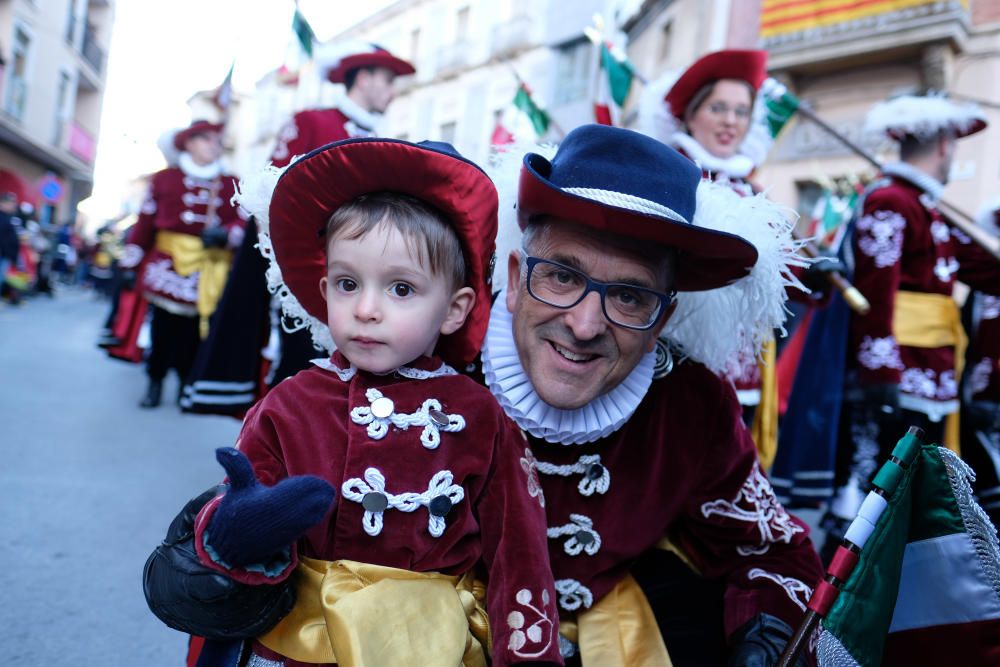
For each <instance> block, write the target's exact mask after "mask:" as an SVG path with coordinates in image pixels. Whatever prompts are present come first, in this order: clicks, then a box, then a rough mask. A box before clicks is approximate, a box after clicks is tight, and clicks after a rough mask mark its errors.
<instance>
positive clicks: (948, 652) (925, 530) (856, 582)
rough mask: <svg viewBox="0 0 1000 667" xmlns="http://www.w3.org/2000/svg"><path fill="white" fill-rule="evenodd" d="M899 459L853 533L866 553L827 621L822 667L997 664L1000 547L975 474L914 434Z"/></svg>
mask: <svg viewBox="0 0 1000 667" xmlns="http://www.w3.org/2000/svg"><path fill="white" fill-rule="evenodd" d="M914 449H915V450H916V451H913V450H914ZM907 450H908V451H907ZM893 456H894V457H895V458H896V460H899V461H901V462H902V464H896V463H894V462H890V463H887V464H885V465H884V466H883V467H882V469H881V470H880V471H879V473H878V475H876V477H875V479H874V481H873V484H874V485H875V486H876V487H879V488H882V489H885V490H886V491H887V493H886V497H885V499H884V500H877V499H876V500H874V501H872V500H871V499H869V500H866V501H865V503H866V506H867V507H868V510H867V511H866V509H865V507H866V506H862V510H861V511H860V512H859V515H858V517H859V518H858V519H855V522H854V524H852V527H851V529H850V530H848V533H847V536H846V537H847V539H848V540H850V541H851V542H853V543H855V544H858V545H859V546H861V547H862V549H861V552H860V554H859V558H858V562H857V565H856V566H855V567H854V569H853V572H852V573H851V574H850V576H849V577H848V578H847V580H846V582H845V583H844V584H843V587H842V588H841V591H840V594H839V595H838V596H837V599H836V601H835V602H834V603H833V606H832V608H831V609H830V612H829V614H828V615H827V616H826V618H825V619H824V620H823V623H822V631H821V633H820V635H819V642H818V652H817V657H818V659H819V665H820V667H841V666H845V667H846V666H851V667H859V666H860V667H879V666H882V667H897V666H899V667H901V666H903V665H946V664H947V665H986V664H996V663H995V662H993V661H992V660H993V659H995V658H996V657H997V649H996V644H995V643H994V639H995V638H996V637H1000V545H998V542H997V535H996V529H995V528H994V527H993V526H992V524H990V522H989V519H988V518H987V516H986V514H985V512H983V510H982V509H981V508H980V507H979V506H978V505H977V504H976V501H975V500H974V498H973V496H972V489H971V487H970V485H969V479H970V477H972V470H971V469H970V468H969V467H968V466H967V465H966V464H965V463H964V462H962V460H961V459H959V458H958V457H957V456H956V455H955V454H953V453H952V452H950V451H949V450H947V449H944V448H942V447H937V446H935V445H921V444H920V443H919V442H916V443H914V442H913V441H912V438H910V436H907V438H904V440H901V441H900V444H899V445H898V446H897V447H896V450H894V451H893ZM907 463H909V465H906V464H907ZM862 517H865V518H864V519H862ZM859 522H860V523H859ZM865 525H866V526H868V527H867V528H864V527H860V528H859V526H865ZM855 529H857V532H855V533H854V534H855V535H862V536H863V539H857V538H852V531H855ZM859 543H860V544H859ZM990 656H992V657H990Z"/></svg>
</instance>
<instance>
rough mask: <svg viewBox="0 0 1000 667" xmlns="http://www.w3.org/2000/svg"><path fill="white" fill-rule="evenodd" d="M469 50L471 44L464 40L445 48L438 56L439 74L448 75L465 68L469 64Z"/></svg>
mask: <svg viewBox="0 0 1000 667" xmlns="http://www.w3.org/2000/svg"><path fill="white" fill-rule="evenodd" d="M469 48H470V44H469V42H467V41H466V40H464V39H463V40H459V41H457V42H452V43H451V44H448V45H446V46H443V47H442V48H441V50H440V51H438V55H437V71H438V74H441V75H448V74H451V73H454V72H457V71H458V70H460V69H462V68H463V67H465V65H466V64H467V63H468V62H469Z"/></svg>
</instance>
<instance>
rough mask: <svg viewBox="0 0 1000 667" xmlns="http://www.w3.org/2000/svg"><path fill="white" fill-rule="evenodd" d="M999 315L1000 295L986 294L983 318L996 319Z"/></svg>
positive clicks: (984, 296)
mask: <svg viewBox="0 0 1000 667" xmlns="http://www.w3.org/2000/svg"><path fill="white" fill-rule="evenodd" d="M998 317H1000V296H993V295H992V294H984V295H983V315H982V319H984V320H995V319H996V318H998Z"/></svg>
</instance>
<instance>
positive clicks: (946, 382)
mask: <svg viewBox="0 0 1000 667" xmlns="http://www.w3.org/2000/svg"><path fill="white" fill-rule="evenodd" d="M938 380H939V382H940V384H938V389H937V394H935V398H937V399H938V400H939V401H948V400H951V399H953V398H955V397H956V396H958V383H957V382H956V381H955V371H954V370H951V369H949V370H946V371H941V375H940V376H939V377H938Z"/></svg>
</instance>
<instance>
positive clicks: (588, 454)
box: [532, 361, 823, 635]
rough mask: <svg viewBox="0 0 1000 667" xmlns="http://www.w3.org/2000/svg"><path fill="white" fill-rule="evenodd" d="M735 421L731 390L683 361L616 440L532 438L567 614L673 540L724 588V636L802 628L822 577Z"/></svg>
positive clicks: (656, 383)
mask: <svg viewBox="0 0 1000 667" xmlns="http://www.w3.org/2000/svg"><path fill="white" fill-rule="evenodd" d="M740 413H741V408H740V405H739V403H738V402H737V400H736V395H735V393H734V391H733V388H732V386H731V385H730V383H729V382H727V381H726V380H723V379H720V378H719V377H717V376H716V375H714V374H712V373H711V372H710V371H708V370H707V369H706V368H705V367H704V366H702V365H701V364H697V363H694V362H690V361H686V362H682V363H679V364H677V365H676V366H675V367H674V369H673V371H672V372H670V373H669V374H667V375H665V376H663V377H661V378H659V379H654V380H653V383H652V385H651V386H650V389H649V391H648V393H647V394H646V396H645V398H644V399H643V400H642V402H641V403H640V405H639V407H638V409H637V410H636V412H635V413H634V414H633V416H632V417H631V418H630V419H629V421H628V422H627V423H626V424H625V425H624V426H623V427H622V428H621V429H619V430H618V431H617V432H615V433H614V434H612V435H610V436H608V437H606V438H604V439H602V440H598V441H596V442H592V443H589V444H585V445H562V444H554V443H550V442H545V441H541V440H538V439H532V449H533V451H534V453H535V455H536V456H537V457H538V469H539V472H540V473H542V474H541V481H542V487H543V488H544V490H545V502H546V512H547V514H548V522H549V523H548V525H549V536H550V539H549V550H550V558H551V561H552V570H553V573H554V575H555V579H556V589H557V590H558V591H559V593H560V596H559V603H560V606H561V608H562V609H564V610H568V611H573V610H576V609H585V608H586V607H589V606H590V605H591V603H592V602H593V601H596V600H598V599H600V598H601V597H602V596H603V595H605V594H606V593H607V592H608V591H609V590H611V588H612V587H614V585H615V584H616V583H617V582H618V581H619V580H620V579H621V578H622V577H623V576H624V575H625V573H626V572H627V571H628V568H629V566H630V565H631V564H632V562H633V561H634V560H635V559H636V558H637V557H638V556H639V555H640V554H642V553H643V552H644V551H646V550H648V549H650V548H653V546H654V545H655V544H656V543H657V542H659V541H660V539H661V538H663V537H664V536H670V537H671V538H672V539H673V540H674V541H675V542H676V543H678V544H679V545H680V546H682V547H683V548H684V551H685V552H686V553H687V554H688V555H690V556H691V557H692V558H693V560H694V562H695V564H696V565H697V566H698V568H699V569H700V570H701V571H702V573H703V574H705V575H706V576H709V577H723V578H724V579H725V582H726V585H727V592H726V596H725V606H726V609H725V630H726V633H727V635H728V634H731V633H732V632H733V631H734V630H736V629H738V628H739V627H740V626H741V625H742V624H744V623H745V622H746V621H748V620H749V619H750V618H752V617H753V616H755V615H757V614H759V613H762V612H766V613H769V614H773V615H775V616H777V617H779V618H781V619H782V620H784V621H786V622H787V623H789V624H790V625H791V626H792V627H797V626H798V624H799V621H800V620H801V618H802V615H803V612H804V610H805V604H806V602H807V601H808V599H809V595H810V591H811V588H812V587H813V586H815V585H816V584H817V583H818V582H819V581H820V580H821V579H822V576H823V572H822V569H821V566H820V562H819V558H818V557H817V555H816V551H815V549H814V547H813V545H812V543H811V541H810V540H809V537H808V534H809V533H808V528H807V527H806V526H805V525H804V524H803V523H802V522H801V521H799V520H798V519H796V518H794V517H792V516H790V515H789V514H788V513H787V512H785V510H784V509H783V508H782V507H781V505H779V504H778V501H777V499H776V498H775V497H774V492H773V490H772V489H771V485H770V483H769V482H768V480H767V478H766V477H765V476H764V474H763V473H762V472H761V470H760V466H759V464H758V462H757V452H756V449H755V447H754V444H753V441H752V440H751V438H750V434H749V432H748V430H747V429H746V427H745V426H744V425H743V422H742V420H741V417H740ZM595 545H597V548H594V547H595Z"/></svg>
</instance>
